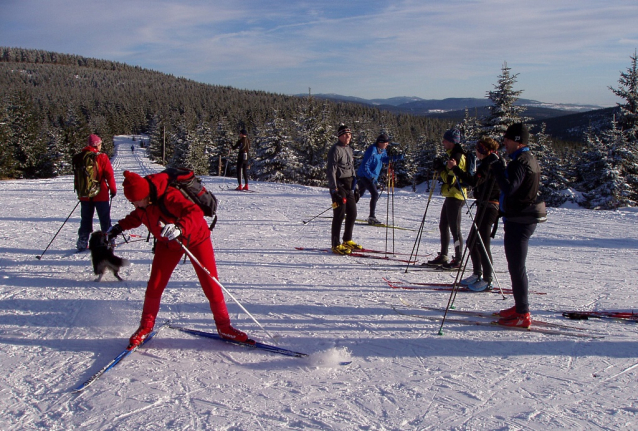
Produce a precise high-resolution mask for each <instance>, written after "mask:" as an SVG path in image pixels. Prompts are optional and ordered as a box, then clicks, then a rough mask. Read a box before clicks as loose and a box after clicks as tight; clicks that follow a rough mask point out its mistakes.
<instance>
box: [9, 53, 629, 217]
mask: <svg viewBox="0 0 638 431" xmlns="http://www.w3.org/2000/svg"><path fill="white" fill-rule="evenodd" d="M631 59H632V63H631V66H630V68H629V69H628V70H627V72H623V73H621V78H620V80H619V84H620V86H619V88H618V89H613V88H612V89H611V90H612V91H614V93H615V94H617V95H618V96H619V97H621V98H622V99H623V100H625V101H626V103H625V104H619V105H620V108H621V109H620V115H619V116H618V118H610V119H609V127H608V128H606V129H605V130H594V129H593V128H592V129H590V130H589V132H588V134H587V139H586V141H587V144H586V145H585V146H584V147H583V148H578V147H574V146H565V145H557V144H558V143H557V142H555V140H553V139H552V138H551V136H548V135H547V134H545V132H544V128H543V126H541V127H540V128H538V130H532V132H533V138H532V141H533V142H532V144H531V146H532V150H533V151H534V152H535V153H536V155H537V156H538V158H539V160H540V162H541V166H542V168H543V178H542V181H543V183H542V188H541V193H542V197H543V198H544V199H545V200H546V202H547V203H548V204H549V205H550V206H558V205H561V204H562V203H563V202H565V201H566V200H569V199H571V200H574V201H577V202H578V203H580V204H581V205H584V206H586V207H590V208H606V209H608V208H617V207H620V206H633V205H635V202H636V201H637V200H638V196H636V193H637V186H636V185H637V183H638V168H637V167H636V164H635V154H636V143H637V142H636V141H637V135H636V127H637V125H636V124H637V121H636V100H638V97H637V96H636V80H637V78H636V77H637V73H636V55H635V53H634V55H633V56H632V57H631ZM516 77H517V75H516V74H514V75H512V74H511V73H510V68H508V67H507V64H504V65H503V67H502V68H501V75H499V76H498V78H497V83H496V84H495V85H494V89H493V90H492V91H488V92H487V97H488V98H489V99H490V101H491V102H492V105H491V106H490V109H489V112H490V114H489V115H488V116H487V117H484V118H476V117H471V116H470V115H469V114H468V113H467V112H466V116H465V118H464V119H462V120H461V121H458V122H456V121H451V120H440V119H433V118H428V117H424V116H416V115H408V114H394V113H390V112H387V111H382V110H379V109H377V108H374V107H368V106H363V105H359V104H354V103H337V102H332V101H325V100H318V99H315V98H313V97H312V95H311V94H309V95H308V96H307V97H297V96H286V95H281V94H275V93H268V92H262V91H251V90H238V89H234V88H232V87H227V86H215V85H209V84H202V83H197V82H195V81H192V80H188V79H185V78H179V77H174V76H172V75H167V74H164V73H160V72H156V71H152V70H149V69H144V68H140V67H135V66H129V65H126V64H123V63H117V62H112V61H106V60H98V59H90V58H85V57H81V56H77V55H70V54H59V53H54V52H48V51H41V50H27V49H21V48H8V47H7V48H0V178H47V177H54V176H58V175H66V174H69V173H70V172H71V164H70V161H71V158H72V156H73V155H74V154H75V153H77V152H78V151H79V150H80V149H81V148H83V147H84V145H85V142H86V138H87V137H88V135H89V134H91V133H95V134H98V135H100V136H101V137H102V139H103V141H104V145H103V151H105V152H107V153H109V154H112V151H113V141H112V137H113V136H114V135H119V134H142V133H144V134H147V135H148V136H149V142H148V146H147V151H148V153H149V156H150V157H151V158H152V159H153V160H154V161H156V162H159V163H163V164H167V165H175V166H177V165H179V166H185V167H189V168H191V169H193V170H194V171H195V172H196V173H197V174H200V175H218V174H220V173H221V174H222V175H234V163H233V160H234V157H235V155H234V154H233V151H232V147H233V145H234V144H235V142H236V141H237V138H238V136H237V135H238V131H239V130H240V129H242V128H244V129H246V130H248V132H249V137H250V138H251V141H252V151H251V160H252V163H251V169H250V175H251V176H252V177H253V178H254V179H256V180H262V181H275V182H288V183H297V184H307V185H315V186H324V185H325V184H326V179H325V164H326V155H327V152H328V149H329V148H330V146H331V145H332V144H334V142H336V129H337V127H338V126H339V124H346V125H348V126H349V127H350V128H351V129H352V130H353V132H354V134H353V140H352V145H353V148H354V150H355V154H356V156H357V157H358V158H360V157H361V156H362V155H363V152H364V151H365V149H366V148H367V147H368V146H369V145H371V144H372V143H373V142H374V141H375V139H376V137H377V135H379V134H380V133H385V134H387V135H388V136H389V137H390V138H391V141H392V142H393V143H394V144H396V145H392V146H391V151H395V152H398V153H402V154H403V155H404V159H403V160H402V161H401V162H398V163H397V166H395V173H396V175H397V179H396V185H397V186H398V187H402V186H406V185H409V184H413V185H416V184H418V183H421V182H423V181H428V180H430V179H431V178H432V176H433V161H434V160H435V159H436V158H437V157H441V156H442V155H443V151H442V148H441V145H440V140H441V136H442V135H443V133H444V132H445V130H447V129H448V128H451V127H457V128H459V129H460V130H461V132H462V137H463V141H464V143H465V146H466V150H467V151H473V148H472V145H473V142H475V141H476V140H477V139H478V138H479V137H480V136H482V135H488V136H492V137H494V138H496V139H498V140H500V139H501V136H502V133H503V131H504V130H505V129H506V128H507V126H509V125H510V124H513V123H514V122H518V121H522V122H526V121H527V120H528V119H526V118H525V117H524V109H525V108H524V107H521V106H516V105H514V102H515V101H516V100H517V99H518V97H519V96H520V94H521V93H522V91H521V90H515V89H514V84H515V83H516Z"/></svg>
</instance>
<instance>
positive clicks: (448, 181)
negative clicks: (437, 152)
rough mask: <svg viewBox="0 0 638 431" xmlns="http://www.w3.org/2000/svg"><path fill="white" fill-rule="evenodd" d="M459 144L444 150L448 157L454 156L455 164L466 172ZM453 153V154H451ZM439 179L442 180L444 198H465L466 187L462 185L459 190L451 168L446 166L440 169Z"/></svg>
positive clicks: (463, 155) (463, 156)
mask: <svg viewBox="0 0 638 431" xmlns="http://www.w3.org/2000/svg"><path fill="white" fill-rule="evenodd" d="M459 150H460V146H458V148H457V146H455V147H454V148H452V149H451V150H448V151H446V153H447V155H448V158H451V157H454V159H455V160H456V165H457V166H458V167H459V169H461V170H462V171H464V172H467V166H466V163H465V160H466V159H465V154H463V153H462V152H460V151H459ZM452 153H454V156H452ZM441 179H442V180H443V185H442V186H441V194H442V195H443V196H445V197H446V198H454V199H458V200H464V199H466V198H467V187H462V188H461V190H462V193H461V190H459V188H458V184H457V182H458V180H457V178H456V175H454V171H452V169H448V168H447V165H446V167H445V168H444V169H443V170H442V171H441Z"/></svg>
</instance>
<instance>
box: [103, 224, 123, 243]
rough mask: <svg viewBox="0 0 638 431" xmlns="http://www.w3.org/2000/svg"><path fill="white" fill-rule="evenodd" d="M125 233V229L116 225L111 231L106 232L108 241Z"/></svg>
mask: <svg viewBox="0 0 638 431" xmlns="http://www.w3.org/2000/svg"><path fill="white" fill-rule="evenodd" d="M123 231H124V229H122V226H120V225H119V224H117V223H116V224H114V225H113V226H111V227H110V228H109V230H107V231H106V239H107V240H109V241H110V240H112V239H113V238H115V237H116V236H118V235H119V234H121V233H122V232H123Z"/></svg>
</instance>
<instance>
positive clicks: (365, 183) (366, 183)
mask: <svg viewBox="0 0 638 431" xmlns="http://www.w3.org/2000/svg"><path fill="white" fill-rule="evenodd" d="M357 186H358V187H359V196H361V197H363V195H364V193H365V192H366V190H368V191H369V192H370V217H375V218H376V215H375V212H376V209H377V201H378V200H379V191H378V190H377V185H376V183H375V182H374V181H372V180H371V179H369V178H366V177H359V178H357Z"/></svg>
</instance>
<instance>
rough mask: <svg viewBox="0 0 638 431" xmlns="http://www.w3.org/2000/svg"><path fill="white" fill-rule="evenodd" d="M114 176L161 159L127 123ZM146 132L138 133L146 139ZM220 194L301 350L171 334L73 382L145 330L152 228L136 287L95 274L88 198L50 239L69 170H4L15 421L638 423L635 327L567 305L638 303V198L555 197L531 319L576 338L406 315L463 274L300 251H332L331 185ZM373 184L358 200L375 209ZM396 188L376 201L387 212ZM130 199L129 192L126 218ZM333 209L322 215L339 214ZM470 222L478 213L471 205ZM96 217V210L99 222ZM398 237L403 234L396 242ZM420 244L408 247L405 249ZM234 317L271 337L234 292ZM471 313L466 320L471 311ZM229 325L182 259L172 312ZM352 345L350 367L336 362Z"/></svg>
mask: <svg viewBox="0 0 638 431" xmlns="http://www.w3.org/2000/svg"><path fill="white" fill-rule="evenodd" d="M116 143H117V144H118V146H117V153H116V155H115V157H114V159H113V166H114V168H115V171H116V177H117V183H118V185H121V182H122V180H123V177H122V172H123V170H125V169H129V170H134V171H136V172H138V173H140V174H147V173H151V172H154V171H156V170H158V169H160V167H159V166H157V165H153V164H151V163H150V162H149V161H148V159H146V158H144V157H143V151H141V150H140V149H139V148H137V150H136V151H135V152H134V153H132V152H131V149H130V145H131V143H133V142H132V141H131V138H130V137H118V138H117V140H116ZM134 144H135V145H136V146H137V144H138V142H137V141H136V142H134ZM204 180H205V183H206V184H207V186H208V187H209V188H210V189H211V190H212V191H213V192H214V193H215V194H216V195H217V197H218V198H219V199H220V214H219V218H220V221H219V223H218V224H217V227H216V229H215V230H214V232H213V243H214V245H215V250H216V257H217V263H218V269H219V274H220V281H221V282H222V283H223V284H224V285H225V286H226V287H227V288H228V289H229V290H230V291H231V292H232V293H233V294H234V295H235V296H236V297H237V298H238V299H239V300H240V301H241V302H242V304H243V305H244V306H245V307H246V308H247V309H248V310H249V311H250V312H251V313H252V314H253V315H254V316H255V317H256V319H257V320H258V321H259V322H260V323H261V324H262V325H263V326H264V327H265V328H266V330H267V331H268V332H269V333H271V334H273V335H275V338H277V339H278V342H279V344H280V345H281V346H283V347H287V348H291V349H294V350H298V351H303V352H307V353H309V354H310V356H309V357H308V358H302V359H299V358H288V357H284V356H277V355H273V354H269V353H264V352H261V351H256V350H249V349H246V348H242V347H238V346H233V345H230V344H228V343H224V342H219V341H214V340H209V339H204V338H197V337H193V336H191V335H187V334H184V333H181V332H178V331H175V330H170V329H166V330H164V331H163V332H161V333H160V334H159V335H158V336H157V337H156V338H155V339H153V340H152V341H150V342H149V343H148V344H147V345H146V346H144V347H143V348H141V349H139V350H138V351H137V352H135V353H133V354H132V355H130V356H129V357H128V358H127V359H126V360H125V361H124V362H122V363H121V364H119V365H118V366H117V367H116V368H114V369H113V370H111V371H110V372H108V373H106V374H104V375H103V377H102V378H101V379H100V380H98V381H97V382H95V383H94V384H93V385H92V386H91V387H89V388H88V389H87V390H86V391H84V392H82V393H79V394H77V393H72V392H71V390H72V389H73V388H74V387H76V386H77V385H78V384H80V383H81V382H83V381H84V380H86V379H87V378H88V377H90V376H91V375H92V374H93V373H95V372H96V371H98V370H99V369H100V368H102V367H103V366H104V365H105V364H106V363H108V362H109V361H110V360H111V359H112V358H113V357H114V356H115V355H117V354H118V353H119V352H121V351H122V349H123V348H124V347H125V346H126V344H127V340H128V337H129V336H130V335H131V334H132V332H133V331H134V330H135V329H136V328H137V325H138V322H139V317H140V312H141V308H142V300H143V295H144V289H145V286H146V281H147V279H148V276H149V268H150V261H151V257H152V254H151V247H150V245H149V244H148V243H146V242H145V239H146V231H145V230H143V229H139V230H138V231H135V232H133V233H134V234H136V235H138V236H136V237H133V238H132V239H133V240H134V241H133V242H131V243H129V244H121V245H119V246H118V248H117V250H116V252H117V254H119V255H121V256H123V257H126V258H128V259H130V260H131V262H132V265H131V266H129V267H127V268H124V270H123V271H122V272H121V275H122V276H123V277H124V278H125V281H124V282H118V281H116V280H115V279H114V278H113V277H112V276H111V275H110V274H109V275H107V276H106V277H105V279H104V280H103V281H102V282H101V283H96V282H94V281H93V280H94V278H95V277H94V275H93V274H92V268H91V264H90V257H89V255H88V254H86V253H84V254H73V253H72V251H73V249H74V245H75V240H76V231H77V228H78V226H79V210H77V211H76V212H74V213H73V215H72V216H71V218H70V219H69V221H68V223H67V224H66V225H65V226H64V227H63V228H62V230H61V231H60V233H59V235H58V237H57V238H56V240H55V241H54V242H53V244H52V245H51V247H50V249H49V250H48V251H47V252H46V253H45V254H44V256H43V258H42V260H37V259H36V258H35V256H36V255H39V254H41V253H42V251H43V249H44V248H45V247H46V245H47V244H48V243H49V241H50V240H51V238H52V237H53V235H54V234H55V233H56V231H57V230H58V229H59V228H60V226H61V225H62V223H63V222H64V220H65V218H66V217H67V215H68V214H69V212H70V211H71V210H72V209H73V207H74V205H75V204H76V199H75V195H74V193H73V181H72V177H70V176H65V177H61V178H56V179H50V180H19V181H2V182H0V207H1V208H2V209H3V211H2V212H3V214H2V216H0V227H1V229H0V236H1V238H2V246H1V253H2V254H1V255H0V259H1V260H0V363H1V364H2V367H1V370H0V411H1V412H2V413H1V414H0V429H3V430H14V429H15V430H17V429H20V430H22V429H47V430H69V429H91V430H107V429H108V430H110V429H118V430H140V429H144V430H146V429H157V430H160V429H180V430H185V429H215V430H227V429H234V430H255V429H268V430H270V429H282V428H283V429H322V430H323V429H339V430H351V429H364V430H399V429H400V430H405V429H535V430H546V429H636V428H638V420H637V418H636V413H637V412H638V402H637V396H636V394H637V392H638V391H637V388H638V384H637V379H638V346H637V336H636V328H637V327H636V326H635V324H625V323H617V322H606V321H587V322H584V321H582V322H577V321H570V320H567V319H564V318H563V317H562V316H561V314H560V311H562V310H571V309H583V310H592V309H601V310H602V309H615V310H632V309H635V308H637V307H638V291H637V289H636V285H635V284H634V281H635V280H636V276H637V274H638V263H637V259H636V250H637V249H638V229H637V228H638V223H637V221H638V220H637V217H638V213H637V212H636V211H634V210H623V211H616V212H595V211H588V210H581V209H552V210H550V213H549V221H548V222H547V223H545V224H542V225H540V226H539V227H538V229H537V231H536V234H535V235H534V237H533V238H532V241H531V248H530V254H529V258H528V271H529V276H530V281H531V286H530V287H531V289H532V290H534V291H537V292H544V293H546V294H545V295H537V294H533V295H531V296H530V297H531V308H532V313H533V316H534V317H535V318H539V319H543V320H545V321H548V322H554V323H562V324H569V325H572V326H577V327H581V328H586V329H587V330H588V331H600V333H601V334H602V335H604V338H599V339H590V338H575V337H568V336H563V335H546V334H539V333H527V332H519V331H512V330H504V329H500V328H492V327H485V326H468V325H459V324H453V323H446V325H445V327H444V328H443V334H442V335H439V334H438V330H439V323H438V322H435V321H429V320H421V319H416V318H411V317H407V316H402V315H399V314H397V313H395V311H393V309H392V307H391V305H396V306H397V307H400V309H401V310H404V311H407V312H409V313H420V314H423V315H427V316H440V315H441V313H437V312H432V311H426V310H416V309H408V308H406V307H404V306H402V305H401V301H400V299H399V298H403V299H405V300H407V301H410V302H411V303H414V304H419V305H427V306H433V307H445V305H446V304H447V301H448V298H449V292H436V291H427V290H403V289H392V288H390V287H389V286H388V285H387V284H386V283H385V282H384V281H383V277H386V278H388V279H391V280H395V281H402V282H423V281H437V282H441V281H444V282H449V281H452V280H453V277H454V274H450V273H441V272H428V271H409V272H408V273H407V274H406V273H404V266H403V265H398V264H397V262H394V261H384V260H374V259H362V258H354V257H341V256H336V255H333V254H328V253H321V252H314V251H297V250H295V249H294V247H296V246H302V247H321V248H326V247H328V246H329V231H330V218H323V217H321V218H317V219H316V220H313V221H312V222H310V223H308V224H307V225H304V224H303V223H302V220H308V219H309V218H311V217H312V216H314V215H316V214H318V213H320V212H321V211H323V210H324V209H326V208H328V207H329V205H330V200H329V197H328V194H327V191H326V190H325V189H320V188H311V187H303V186H294V185H282V184H268V183H251V186H252V188H253V189H254V190H256V191H257V193H243V192H236V191H232V190H222V189H221V187H224V188H225V187H228V186H231V187H235V185H236V183H235V180H234V179H232V178H227V179H223V178H217V177H205V178H204ZM426 201H427V194H425V193H423V192H421V193H413V192H410V191H407V190H406V191H402V190H397V191H396V193H395V195H394V208H395V224H396V225H399V226H403V227H407V228H412V229H416V228H418V226H419V224H420V222H421V219H422V217H423V212H424V209H425V204H426ZM368 202H369V200H368V197H367V196H366V197H364V198H362V200H361V201H360V202H359V206H358V208H359V214H360V216H359V218H365V216H367V206H368ZM441 202H442V199H441V198H440V197H439V196H434V198H433V199H432V203H431V205H430V208H429V210H428V215H427V218H426V223H425V233H424V236H423V241H422V244H421V248H420V259H426V258H428V256H426V254H435V253H436V251H437V250H438V242H439V240H438V236H439V235H438V227H437V226H438V214H439V209H440V205H441ZM386 203H387V200H386V198H385V195H384V197H382V199H381V200H380V201H379V208H378V209H379V210H378V212H377V216H380V217H381V216H382V217H383V218H385V213H386V208H387V206H386ZM131 209H132V206H131V205H130V204H129V203H127V201H126V199H125V198H124V196H123V193H122V192H121V190H119V193H118V195H117V197H116V198H115V200H114V201H113V210H112V216H113V219H114V220H118V219H120V218H122V217H123V216H124V215H125V214H127V213H128V211H130V210H131ZM329 214H330V211H329V212H327V213H326V214H325V215H329ZM464 220H465V224H464V232H465V233H467V231H468V227H469V217H468V216H465V219H464ZM98 226H99V225H98V223H97V219H96V220H95V227H96V228H97V227H98ZM393 235H394V237H393ZM415 235H416V232H414V231H411V230H392V231H390V232H389V236H388V242H387V243H386V230H385V229H381V228H376V227H371V226H367V225H357V226H356V227H355V235H354V239H355V240H356V241H358V242H360V243H361V244H363V245H364V246H365V247H367V248H371V249H377V250H385V249H386V244H387V248H388V249H390V250H391V249H392V244H393V242H392V241H393V240H394V248H395V251H397V252H401V253H408V254H409V253H410V251H411V250H412V246H413V244H414V239H415ZM493 251H494V259H495V266H496V268H497V270H498V271H499V272H498V273H497V275H498V278H499V280H500V283H501V285H502V286H503V287H509V277H508V274H507V273H506V272H505V271H506V264H505V258H504V255H503V249H502V231H499V233H498V234H497V237H496V239H495V240H494V243H493ZM397 257H404V256H397ZM227 302H228V306H229V310H230V312H231V318H232V319H233V323H234V324H235V325H236V326H237V327H239V328H241V329H243V330H246V331H247V332H249V333H250V334H251V335H252V336H253V337H255V338H257V339H260V340H261V341H264V342H269V343H272V340H271V339H270V338H269V336H268V335H267V334H266V333H265V332H264V331H262V330H261V329H260V328H259V326H257V324H255V323H254V322H253V321H252V320H251V319H250V318H249V317H248V316H247V315H246V314H245V313H243V312H242V311H241V309H240V308H239V307H238V306H237V305H236V304H235V303H233V302H232V300H231V299H230V298H228V297H227ZM455 304H456V306H457V308H458V309H467V310H485V311H496V310H499V309H502V308H506V307H509V306H511V305H512V304H513V300H512V298H511V296H508V297H507V298H506V300H503V299H502V297H501V296H500V295H498V294H494V293H465V292H459V294H458V296H457V298H456V302H455ZM457 317H458V316H457ZM165 319H170V320H171V321H172V322H174V323H178V324H182V325H186V326H191V327H195V328H199V329H203V330H213V322H212V316H211V314H210V311H209V308H208V305H207V303H206V301H205V298H204V295H203V293H202V291H201V289H200V287H199V284H198V282H197V278H196V276H195V274H194V271H193V269H192V266H191V265H190V264H189V263H188V262H187V263H186V264H183V265H182V264H181V265H179V266H178V268H177V270H176V271H175V273H174V274H173V278H172V280H171V282H170V283H169V286H168V288H167V290H166V292H165V294H164V298H163V302H162V308H161V310H160V314H159V316H158V321H160V322H161V321H164V320H165ZM349 359H351V360H352V364H351V365H348V366H340V365H338V364H337V363H338V362H339V361H342V360H349Z"/></svg>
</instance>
